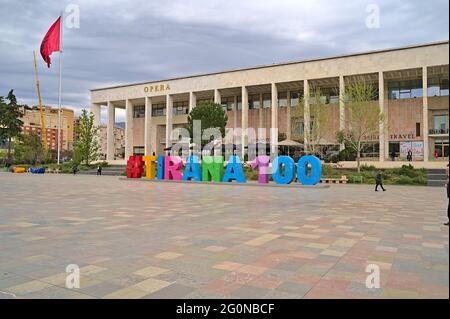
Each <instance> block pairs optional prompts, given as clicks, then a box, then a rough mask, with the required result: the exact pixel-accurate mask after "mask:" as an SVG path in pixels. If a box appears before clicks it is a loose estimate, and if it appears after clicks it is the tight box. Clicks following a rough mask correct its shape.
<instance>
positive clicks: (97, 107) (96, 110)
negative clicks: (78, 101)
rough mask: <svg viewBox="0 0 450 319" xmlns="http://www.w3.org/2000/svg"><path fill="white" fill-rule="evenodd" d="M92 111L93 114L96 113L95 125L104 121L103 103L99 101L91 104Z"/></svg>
mask: <svg viewBox="0 0 450 319" xmlns="http://www.w3.org/2000/svg"><path fill="white" fill-rule="evenodd" d="M91 112H92V114H94V125H95V126H100V124H101V123H102V119H101V105H100V104H97V103H92V104H91Z"/></svg>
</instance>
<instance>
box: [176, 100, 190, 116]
mask: <svg viewBox="0 0 450 319" xmlns="http://www.w3.org/2000/svg"><path fill="white" fill-rule="evenodd" d="M188 110H189V102H187V101H182V102H173V114H174V115H184V114H187V113H188Z"/></svg>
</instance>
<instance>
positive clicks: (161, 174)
mask: <svg viewBox="0 0 450 319" xmlns="http://www.w3.org/2000/svg"><path fill="white" fill-rule="evenodd" d="M156 174H157V175H156V178H157V179H164V156H162V155H158V167H157V170H156Z"/></svg>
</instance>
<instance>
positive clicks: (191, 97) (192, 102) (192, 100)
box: [189, 92, 197, 112]
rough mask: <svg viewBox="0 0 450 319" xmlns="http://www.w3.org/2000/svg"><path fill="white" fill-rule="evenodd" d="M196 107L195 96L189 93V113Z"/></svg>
mask: <svg viewBox="0 0 450 319" xmlns="http://www.w3.org/2000/svg"><path fill="white" fill-rule="evenodd" d="M196 105H197V96H196V95H195V93H194V92H189V112H191V111H192V109H193V108H194V107H195V106H196Z"/></svg>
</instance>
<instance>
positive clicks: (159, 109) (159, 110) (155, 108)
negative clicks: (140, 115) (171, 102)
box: [152, 103, 166, 117]
mask: <svg viewBox="0 0 450 319" xmlns="http://www.w3.org/2000/svg"><path fill="white" fill-rule="evenodd" d="M164 115H166V105H165V104H164V103H160V104H153V105H152V116H155V117H156V116H164Z"/></svg>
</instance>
